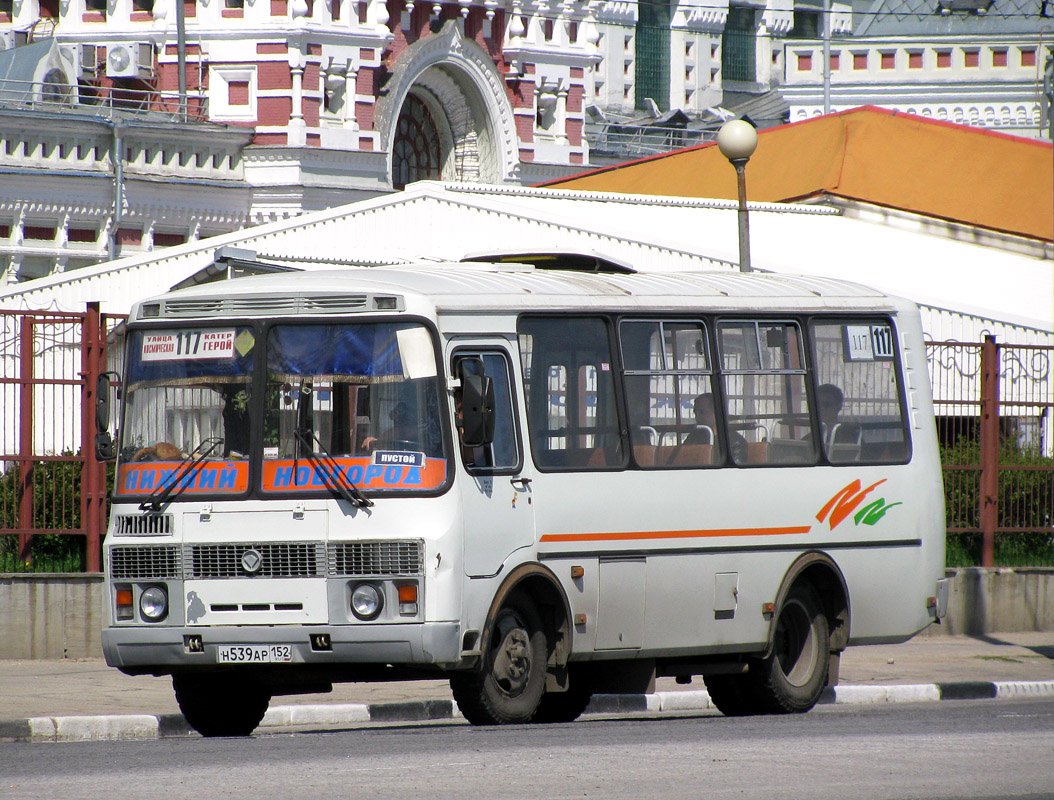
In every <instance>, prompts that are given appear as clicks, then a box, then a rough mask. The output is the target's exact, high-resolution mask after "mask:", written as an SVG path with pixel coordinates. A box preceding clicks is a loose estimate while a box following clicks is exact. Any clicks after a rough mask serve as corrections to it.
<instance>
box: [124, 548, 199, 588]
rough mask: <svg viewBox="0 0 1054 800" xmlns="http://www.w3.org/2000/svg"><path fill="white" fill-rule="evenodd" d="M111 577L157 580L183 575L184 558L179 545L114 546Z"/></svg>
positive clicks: (177, 577) (176, 577)
mask: <svg viewBox="0 0 1054 800" xmlns="http://www.w3.org/2000/svg"><path fill="white" fill-rule="evenodd" d="M110 577H111V578H112V579H114V580H157V579H161V578H174V579H179V578H182V577H183V559H182V553H181V552H180V550H179V546H178V545H174V544H166V545H155V546H147V547H140V546H131V547H113V548H111V549H110Z"/></svg>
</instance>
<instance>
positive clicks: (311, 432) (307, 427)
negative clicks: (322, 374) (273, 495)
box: [293, 378, 373, 508]
mask: <svg viewBox="0 0 1054 800" xmlns="http://www.w3.org/2000/svg"><path fill="white" fill-rule="evenodd" d="M305 398H307V403H306V404H305V403H304V399H305ZM310 398H311V383H310V382H307V381H305V380H304V379H303V378H301V379H300V390H299V391H298V392H297V400H296V427H295V428H294V429H293V439H295V440H296V444H297V447H296V451H295V452H294V455H293V474H294V475H296V474H297V472H298V470H297V466H296V463H297V459H299V457H300V451H301V450H303V451H304V455H305V457H306V458H307V459H308V460H309V461H311V462H312V463H314V464H321V465H322V466H323V467H325V470H324V471H325V472H326V473H327V474H326V477H325V481H326V488H328V489H333V490H334V491H336V492H337V494H339V495H340V496H341V497H343V498H344V499H345V500H347V501H348V502H349V503H351V504H352V505H353V506H358V507H359V508H369V507H370V506H372V505H373V501H372V500H370V498H368V497H367V496H366V495H365V494H363V492H362V490H361V489H360V488H359V487H358V486H356V485H355V484H354V483H352V482H351V479H349V478H347V476H346V475H345V480H346V481H347V483H346V484H345V483H344V482H343V481H341V479H340V478H339V477H337V476H339V475H340V473H341V468H340V464H338V463H337V460H336V459H335V458H333V455H332V454H331V453H330V452H329V450H327V449H326V446H325V445H324V444H322V442H321V440H320V439H319V438H318V437H317V436H316V435H315V426H314V422H313V415H312V413H311V411H312V408H311V399H310ZM316 443H317V444H318V448H319V450H321V451H322V454H323V455H324V456H325V458H319V456H318V454H317V453H316V452H315V444H316Z"/></svg>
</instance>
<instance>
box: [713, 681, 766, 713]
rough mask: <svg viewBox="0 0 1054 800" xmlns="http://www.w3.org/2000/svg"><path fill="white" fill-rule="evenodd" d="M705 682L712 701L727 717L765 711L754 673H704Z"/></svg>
mask: <svg viewBox="0 0 1054 800" xmlns="http://www.w3.org/2000/svg"><path fill="white" fill-rule="evenodd" d="M703 683H704V684H706V691H707V693H708V694H709V695H710V702H711V703H713V704H714V705H715V706H716V707H717V710H718V711H720V712H721V713H722V714H724V715H725V716H726V717H749V716H753V715H754V714H764V713H765V706H764V704H763V703H762V701H761V694H760V692H759V691H758V687H757V682H756V681H755V680H754V676H753V675H749V674H747V673H743V674H741V675H704V676H703Z"/></svg>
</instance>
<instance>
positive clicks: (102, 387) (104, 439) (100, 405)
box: [95, 372, 117, 461]
mask: <svg viewBox="0 0 1054 800" xmlns="http://www.w3.org/2000/svg"><path fill="white" fill-rule="evenodd" d="M112 374H113V373H110V372H104V373H102V374H101V375H99V377H98V378H97V379H96V381H95V457H96V458H97V459H98V460H99V461H112V460H113V459H114V458H116V455H117V454H116V453H115V452H114V447H113V437H112V436H111V435H110V430H109V428H110V375H112Z"/></svg>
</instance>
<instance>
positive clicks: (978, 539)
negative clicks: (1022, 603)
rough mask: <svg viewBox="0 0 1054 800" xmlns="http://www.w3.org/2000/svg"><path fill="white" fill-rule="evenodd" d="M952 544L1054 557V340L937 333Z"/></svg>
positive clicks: (937, 394)
mask: <svg viewBox="0 0 1054 800" xmlns="http://www.w3.org/2000/svg"><path fill="white" fill-rule="evenodd" d="M928 351H929V359H930V375H931V379H932V383H933V400H934V410H935V413H936V415H937V429H938V434H939V436H940V440H941V445H942V458H943V468H944V490H945V502H946V506H947V524H948V537H949V548H950V549H951V548H956V549H958V550H959V551H960V552H961V553H962V554H963V557H964V558H967V559H970V560H974V561H976V562H977V563H980V564H981V565H982V566H994V565H995V564H997V563H1015V564H1020V563H1021V562H1022V561H1023V560H1024V561H1035V562H1036V563H1044V564H1050V563H1054V458H1051V456H1052V454H1054V452H1052V451H1054V443H1052V433H1054V432H1052V431H1051V409H1052V408H1054V374H1052V371H1051V360H1052V358H1054V347H1051V346H1045V345H1015V344H1000V343H998V342H997V341H996V339H995V337H993V336H989V337H986V339H985V341H984V342H974V343H969V342H930V343H929V344H928Z"/></svg>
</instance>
